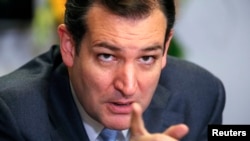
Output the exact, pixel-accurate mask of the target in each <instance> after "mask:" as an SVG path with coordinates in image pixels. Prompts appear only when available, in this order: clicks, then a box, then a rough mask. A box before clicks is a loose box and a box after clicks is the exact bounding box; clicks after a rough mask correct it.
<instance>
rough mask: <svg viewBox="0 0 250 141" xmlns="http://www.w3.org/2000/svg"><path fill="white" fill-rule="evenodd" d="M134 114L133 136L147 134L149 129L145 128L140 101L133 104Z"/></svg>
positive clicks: (132, 122) (131, 123) (131, 124)
mask: <svg viewBox="0 0 250 141" xmlns="http://www.w3.org/2000/svg"><path fill="white" fill-rule="evenodd" d="M132 108H133V111H132V115H131V122H130V131H131V137H135V136H141V135H147V134H148V131H147V130H146V129H145V126H144V122H143V119H142V108H141V106H140V105H139V104H138V103H133V104H132Z"/></svg>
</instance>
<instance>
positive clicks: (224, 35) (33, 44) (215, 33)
mask: <svg viewBox="0 0 250 141" xmlns="http://www.w3.org/2000/svg"><path fill="white" fill-rule="evenodd" d="M64 2H65V0H23V1H20V0H0V76H2V75H5V74H7V73H9V72H11V71H13V70H15V69H17V68H18V67H20V66H21V65H23V64H24V63H26V62H27V61H29V60H30V59H32V58H33V57H35V56H37V55H39V54H41V53H43V52H45V51H46V50H48V49H49V48H50V47H51V45H53V44H58V37H57V31H56V30H57V29H56V28H57V25H58V24H59V23H62V22H63V11H64ZM249 6H250V1H249V0H178V1H177V9H178V12H177V21H176V26H175V36H174V39H173V41H172V43H171V47H170V50H169V54H170V55H173V56H177V57H179V58H183V59H186V60H189V61H192V62H194V63H196V64H199V65H200V66H202V67H204V68H205V69H207V70H209V71H210V72H212V73H213V74H214V75H216V76H217V77H219V78H220V79H221V80H222V81H223V83H224V85H225V89H226V94H227V96H226V107H225V111H224V121H223V122H224V124H250V112H249V111H250V102H249V100H250V92H249V91H250V73H249V72H250V28H249V25H250V16H249V14H250V9H249Z"/></svg>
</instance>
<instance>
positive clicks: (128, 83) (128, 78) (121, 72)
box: [114, 64, 138, 97]
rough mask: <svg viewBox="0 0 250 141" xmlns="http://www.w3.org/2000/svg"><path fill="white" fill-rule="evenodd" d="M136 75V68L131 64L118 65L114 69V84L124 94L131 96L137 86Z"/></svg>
mask: <svg viewBox="0 0 250 141" xmlns="http://www.w3.org/2000/svg"><path fill="white" fill-rule="evenodd" d="M136 77H137V75H136V68H135V66H134V65H133V64H124V65H122V66H119V68H118V69H117V71H116V77H115V82H114V83H115V84H114V86H115V88H116V89H117V90H119V91H120V92H121V93H122V94H123V95H124V96H126V97H129V96H132V95H134V94H135V93H136V90H137V87H138V84H137V83H138V80H137V78H136Z"/></svg>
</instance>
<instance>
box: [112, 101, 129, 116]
mask: <svg viewBox="0 0 250 141" xmlns="http://www.w3.org/2000/svg"><path fill="white" fill-rule="evenodd" d="M132 103H133V102H126V103H122V102H112V103H109V104H108V108H109V109H110V111H111V112H112V113H115V114H130V113H131V111H132Z"/></svg>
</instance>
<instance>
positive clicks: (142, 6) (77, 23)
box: [64, 0, 175, 54]
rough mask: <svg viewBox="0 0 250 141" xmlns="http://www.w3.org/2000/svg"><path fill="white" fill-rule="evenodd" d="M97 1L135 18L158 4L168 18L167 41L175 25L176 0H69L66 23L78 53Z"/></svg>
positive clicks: (121, 13)
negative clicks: (91, 9) (89, 15)
mask: <svg viewBox="0 0 250 141" xmlns="http://www.w3.org/2000/svg"><path fill="white" fill-rule="evenodd" d="M95 3H96V4H101V5H103V6H104V7H105V8H107V9H108V10H109V11H110V12H112V13H114V14H116V15H119V16H123V17H126V18H133V19H139V18H142V17H146V16H147V15H149V14H150V12H151V11H152V9H154V8H155V6H158V7H159V8H160V9H161V10H162V12H163V13H164V15H165V16H166V19H167V29H166V35H165V41H166V40H167V39H168V36H169V33H170V31H171V29H172V28H173V26H174V22H175V3H174V0H67V2H66V4H65V8H66V10H65V17H64V23H65V25H66V27H67V29H68V30H69V32H70V34H71V35H72V37H73V40H74V42H75V47H76V54H78V53H79V50H80V43H81V41H82V38H83V36H84V35H85V33H86V31H87V28H88V27H87V24H86V18H85V17H86V15H87V13H88V10H89V9H90V8H91V7H92V6H93V4H95ZM155 26H157V25H155Z"/></svg>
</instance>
